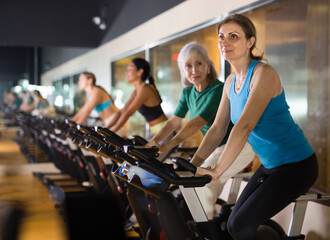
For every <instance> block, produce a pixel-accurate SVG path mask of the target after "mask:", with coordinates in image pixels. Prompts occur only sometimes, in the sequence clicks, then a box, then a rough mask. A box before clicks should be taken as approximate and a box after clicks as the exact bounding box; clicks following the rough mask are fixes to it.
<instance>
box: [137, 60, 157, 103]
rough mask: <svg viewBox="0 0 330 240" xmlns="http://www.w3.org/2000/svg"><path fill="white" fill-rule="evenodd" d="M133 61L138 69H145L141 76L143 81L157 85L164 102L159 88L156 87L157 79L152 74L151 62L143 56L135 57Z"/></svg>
mask: <svg viewBox="0 0 330 240" xmlns="http://www.w3.org/2000/svg"><path fill="white" fill-rule="evenodd" d="M132 63H133V64H134V65H135V67H136V69H137V70H140V69H143V73H142V76H141V79H142V81H144V82H146V83H147V84H152V85H153V86H154V87H155V89H156V91H157V94H158V97H159V99H160V101H161V102H162V98H161V96H160V94H159V92H158V89H157V88H156V84H155V80H154V78H153V77H152V76H151V75H150V64H149V63H148V62H147V61H146V60H145V59H143V58H133V60H132Z"/></svg>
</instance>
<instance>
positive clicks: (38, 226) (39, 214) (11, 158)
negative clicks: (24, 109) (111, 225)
mask: <svg viewBox="0 0 330 240" xmlns="http://www.w3.org/2000/svg"><path fill="white" fill-rule="evenodd" d="M16 132H17V128H15V127H11V128H5V127H4V125H2V124H1V123H0V134H1V136H0V232H2V231H4V230H5V229H4V228H6V226H5V225H4V224H5V223H6V222H5V219H6V216H7V214H8V211H9V210H10V209H12V206H18V207H19V208H22V209H23V212H24V214H23V217H22V219H21V223H20V225H19V231H18V239H19V240H39V239H40V240H45V239H47V240H67V239H68V238H67V234H66V228H65V223H64V221H63V219H62V218H61V216H60V214H59V212H58V211H57V210H56V209H55V207H54V203H53V202H52V201H51V200H50V198H49V196H48V190H47V188H46V187H45V186H44V185H43V184H42V183H41V181H40V180H39V179H37V178H36V177H34V176H33V175H32V171H33V168H35V169H36V168H40V167H41V168H42V169H47V170H52V169H51V168H52V164H51V163H47V164H41V165H40V164H29V163H28V162H27V159H26V158H25V157H24V156H23V155H22V154H21V152H20V149H19V147H18V145H17V144H16V143H15V142H14V141H13V140H12V139H13V138H15V137H16ZM37 165H38V166H37ZM17 203H18V204H17ZM13 204H14V205H13Z"/></svg>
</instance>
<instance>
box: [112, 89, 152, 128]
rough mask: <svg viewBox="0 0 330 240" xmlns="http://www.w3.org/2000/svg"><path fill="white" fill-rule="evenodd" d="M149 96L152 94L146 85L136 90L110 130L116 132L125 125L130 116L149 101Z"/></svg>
mask: <svg viewBox="0 0 330 240" xmlns="http://www.w3.org/2000/svg"><path fill="white" fill-rule="evenodd" d="M148 96H150V94H148V91H147V89H146V87H143V88H142V89H140V90H139V91H134V92H133V93H132V95H131V97H130V99H129V101H128V102H127V103H126V104H125V106H124V108H123V109H122V110H120V116H119V119H118V121H117V122H116V123H115V124H114V125H113V126H112V127H111V128H110V130H111V131H113V132H116V131H118V130H119V129H120V128H121V127H123V126H124V124H125V123H126V122H127V120H128V119H129V117H130V116H132V115H133V114H134V113H135V112H136V111H137V110H138V109H139V108H140V107H141V106H142V105H143V104H144V103H145V102H146V101H147V98H148Z"/></svg>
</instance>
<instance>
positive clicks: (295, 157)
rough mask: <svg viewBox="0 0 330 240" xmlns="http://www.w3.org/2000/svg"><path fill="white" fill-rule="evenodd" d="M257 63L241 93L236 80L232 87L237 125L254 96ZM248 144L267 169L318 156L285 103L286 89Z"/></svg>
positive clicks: (231, 114)
mask: <svg viewBox="0 0 330 240" xmlns="http://www.w3.org/2000/svg"><path fill="white" fill-rule="evenodd" d="M258 63H259V62H258V61H253V62H252V63H251V64H250V66H249V68H248V71H247V74H246V79H245V82H244V84H243V86H242V89H241V91H240V92H239V93H236V92H235V86H234V85H235V78H236V75H234V77H233V81H232V83H231V86H230V91H229V100H230V117H231V120H232V122H233V123H234V124H236V122H237V121H238V119H239V118H240V116H241V114H242V111H243V109H244V106H245V104H246V101H247V99H248V97H249V94H250V89H249V87H250V82H251V77H252V74H253V69H254V67H255V66H256V65H257V64H258ZM248 142H249V143H250V145H251V146H252V149H253V151H254V152H255V153H256V154H257V156H258V157H259V159H260V162H261V163H262V164H263V165H264V167H266V168H274V167H277V166H280V165H283V164H286V163H293V162H299V161H301V160H304V159H305V158H307V157H309V156H311V155H312V154H313V153H314V150H313V148H312V147H311V145H310V144H309V143H308V141H307V139H306V137H305V136H304V134H303V132H302V130H301V129H300V127H299V126H298V125H297V124H296V123H295V122H294V120H293V118H292V116H291V114H290V112H289V106H288V104H287V102H286V100H285V94H284V90H283V91H282V93H281V94H280V95H279V96H277V97H274V98H272V99H271V100H270V102H269V104H268V106H267V108H266V109H265V111H264V112H263V114H262V115H261V117H260V119H259V121H258V123H257V125H256V126H255V128H254V129H253V130H252V131H251V133H250V136H249V138H248Z"/></svg>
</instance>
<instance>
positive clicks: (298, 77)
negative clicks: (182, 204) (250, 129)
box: [0, 0, 330, 236]
mask: <svg viewBox="0 0 330 240" xmlns="http://www.w3.org/2000/svg"><path fill="white" fill-rule="evenodd" d="M92 2H93V3H92ZM231 13H243V14H245V15H247V16H248V17H250V18H251V19H252V20H253V22H254V24H255V25H256V27H257V33H258V35H257V49H256V51H258V53H264V57H265V58H266V59H267V61H268V63H269V64H271V65H272V66H274V67H275V69H276V70H277V71H278V73H279V75H280V78H281V80H282V82H283V85H284V88H285V89H286V97H287V101H288V103H289V105H290V107H291V108H290V110H291V113H292V115H293V117H294V119H295V121H296V122H297V123H298V124H299V125H300V126H301V127H302V129H303V130H304V132H305V133H306V135H307V137H308V140H309V141H310V142H311V144H312V145H313V147H314V148H315V150H316V154H317V156H318V158H319V164H320V173H319V178H318V180H317V182H316V184H315V185H314V187H313V189H314V190H315V191H317V192H321V193H327V194H330V120H329V111H330V100H329V98H330V77H329V74H330V72H329V64H330V63H329V61H330V58H329V56H330V48H329V39H330V35H329V32H330V31H329V30H330V24H329V23H330V1H329V0H262V1H256V0H237V1H224V0H220V1H219V0H203V1H200V0H189V1H183V0H171V1H160V0H158V1H155V0H141V1H133V0H123V1H111V0H103V1H102V0H98V1H88V0H83V1H64V0H62V1H57V3H56V4H55V3H49V2H48V1H47V3H46V2H45V1H42V0H35V1H33V2H25V1H20V0H13V1H8V2H2V3H0V62H1V64H0V93H2V92H4V91H5V90H7V89H9V88H13V87H15V86H16V89H17V90H18V91H19V90H20V89H22V88H26V87H28V86H29V85H42V86H44V87H45V89H47V91H45V92H47V96H46V97H47V98H48V99H49V100H50V101H51V103H52V104H53V105H54V106H55V107H56V108H57V110H58V111H60V112H62V113H66V114H72V113H74V112H75V111H77V110H79V107H81V103H82V102H83V99H84V97H85V96H84V95H83V94H82V93H81V92H80V91H79V89H78V86H77V81H78V76H79V74H80V73H81V72H83V71H91V72H93V73H95V75H96V77H97V83H98V84H99V85H101V86H102V87H104V88H105V89H106V90H108V91H109V92H111V93H112V94H113V96H114V97H115V102H116V104H117V106H118V107H119V108H121V107H122V106H123V104H124V103H125V102H126V100H127V98H128V97H129V96H130V93H131V91H132V87H131V86H129V85H128V84H127V83H126V81H125V69H126V66H127V64H128V63H129V62H130V60H131V59H132V58H134V57H136V56H141V57H145V58H146V59H147V60H149V62H150V63H151V65H152V71H153V76H155V79H156V81H157V86H158V88H159V91H160V94H161V95H162V98H163V107H164V110H165V112H166V114H167V115H168V116H170V115H171V114H172V113H173V111H174V108H175V106H176V105H177V103H178V100H179V97H180V92H181V89H182V86H181V83H180V77H179V71H178V68H177V63H176V58H177V55H178V53H179V50H180V49H181V47H182V46H183V45H184V44H186V43H188V42H190V41H196V42H199V43H202V44H204V45H205V46H206V48H207V50H208V51H209V53H210V56H211V59H212V60H213V61H214V63H215V65H216V67H217V70H218V71H219V72H220V76H219V79H220V80H221V81H223V80H224V79H225V76H226V75H227V74H228V73H229V72H230V71H231V69H230V68H228V67H227V66H226V63H225V61H224V60H223V59H222V58H221V57H220V55H219V51H218V48H217V45H218V44H217V33H216V26H217V23H218V22H219V20H221V19H222V18H224V17H225V16H227V15H228V14H231ZM94 16H100V17H101V18H103V19H102V21H104V22H105V23H106V27H105V30H102V29H100V26H97V25H95V24H94V23H93V22H92V18H93V17H94ZM130 121H131V132H130V133H131V134H138V135H141V136H145V134H147V132H148V129H146V127H145V124H144V121H143V119H142V117H141V116H140V115H139V114H136V115H135V116H134V118H132V119H131V120H130ZM288 214H290V211H289V210H288V211H287V212H285V211H284V212H283V213H281V214H279V215H278V216H276V218H277V220H279V221H280V222H281V223H283V225H287V224H288V221H289V220H288ZM304 229H305V231H310V232H312V231H314V232H317V233H318V234H319V235H320V236H330V211H329V207H327V206H324V205H320V204H316V203H312V204H310V205H309V207H308V210H307V216H306V220H305V224H304Z"/></svg>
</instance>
